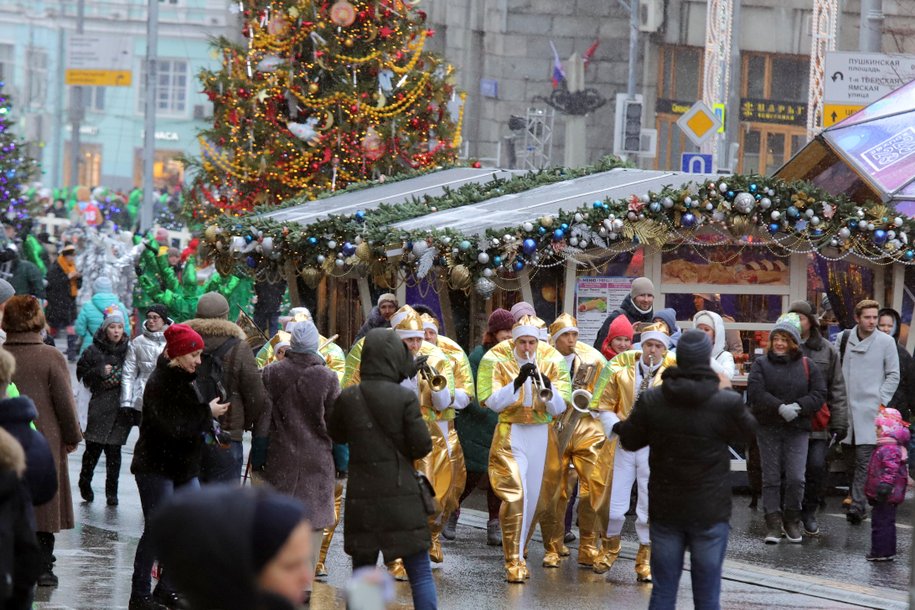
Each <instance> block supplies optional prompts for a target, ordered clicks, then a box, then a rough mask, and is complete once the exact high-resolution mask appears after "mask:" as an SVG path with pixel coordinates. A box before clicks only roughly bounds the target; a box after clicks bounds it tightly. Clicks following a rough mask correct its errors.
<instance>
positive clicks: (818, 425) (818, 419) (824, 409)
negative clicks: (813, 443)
mask: <svg viewBox="0 0 915 610" xmlns="http://www.w3.org/2000/svg"><path fill="white" fill-rule="evenodd" d="M803 360H804V374H806V375H807V387H808V388H809V387H810V361H809V360H808V359H807V357H806V356H804V357H803ZM829 416H830V413H829V405H827V404H826V403H825V402H824V403H823V405H822V406H821V407H820V410H819V411H817V412H816V413H814V414H813V416H812V417H811V418H810V425H811V428H812V430H813V431H814V432H821V431H823V430H825V429H826V426H828V425H829Z"/></svg>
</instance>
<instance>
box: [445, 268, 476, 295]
mask: <svg viewBox="0 0 915 610" xmlns="http://www.w3.org/2000/svg"><path fill="white" fill-rule="evenodd" d="M450 279H451V286H452V287H453V288H454V289H455V290H470V288H471V286H472V285H473V284H472V282H471V276H470V270H469V269H467V267H465V266H464V265H455V266H454V267H452V268H451V278H450Z"/></svg>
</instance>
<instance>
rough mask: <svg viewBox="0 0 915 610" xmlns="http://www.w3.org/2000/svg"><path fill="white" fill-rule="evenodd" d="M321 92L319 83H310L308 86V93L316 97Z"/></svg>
mask: <svg viewBox="0 0 915 610" xmlns="http://www.w3.org/2000/svg"><path fill="white" fill-rule="evenodd" d="M320 90H321V87H319V86H318V83H309V84H308V93H310V94H312V95H314V94H316V93H317V92H318V91H320Z"/></svg>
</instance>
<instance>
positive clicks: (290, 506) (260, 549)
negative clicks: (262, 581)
mask: <svg viewBox="0 0 915 610" xmlns="http://www.w3.org/2000/svg"><path fill="white" fill-rule="evenodd" d="M305 517H306V515H305V507H304V506H302V503H301V502H299V501H298V500H295V499H293V498H290V497H288V496H283V495H280V494H277V493H267V494H264V495H262V496H260V497H259V498H258V499H257V506H256V507H255V508H254V524H253V527H252V528H251V563H252V564H253V565H252V567H253V568H254V571H255V573H258V574H259V573H260V571H261V570H263V569H264V566H266V565H267V564H268V563H270V560H271V559H273V557H274V556H275V555H276V554H277V553H278V552H279V550H280V549H281V548H283V545H284V544H286V541H287V540H288V539H289V535H290V534H291V533H292V531H293V530H294V529H295V528H296V527H298V525H299V524H300V523H301V522H302V521H303V520H304V519H305Z"/></svg>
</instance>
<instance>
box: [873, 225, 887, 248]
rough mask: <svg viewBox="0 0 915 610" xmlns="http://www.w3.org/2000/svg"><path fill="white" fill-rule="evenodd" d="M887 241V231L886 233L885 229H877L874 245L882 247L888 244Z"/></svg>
mask: <svg viewBox="0 0 915 610" xmlns="http://www.w3.org/2000/svg"><path fill="white" fill-rule="evenodd" d="M886 240H887V237H886V231H884V230H883V229H877V230H876V231H874V243H875V244H877V245H878V246H882V245H883V244H885V243H886Z"/></svg>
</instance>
